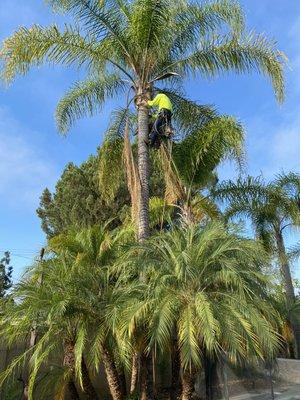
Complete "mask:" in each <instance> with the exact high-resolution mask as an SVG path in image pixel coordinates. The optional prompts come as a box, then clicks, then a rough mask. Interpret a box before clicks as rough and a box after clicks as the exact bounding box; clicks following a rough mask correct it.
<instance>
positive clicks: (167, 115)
mask: <svg viewBox="0 0 300 400" xmlns="http://www.w3.org/2000/svg"><path fill="white" fill-rule="evenodd" d="M171 122H172V112H171V111H170V110H167V109H165V108H163V109H161V110H160V112H159V114H158V116H157V118H156V120H155V122H154V124H153V127H152V130H151V132H150V146H151V147H159V144H160V137H161V136H163V135H164V133H165V129H166V126H167V125H171Z"/></svg>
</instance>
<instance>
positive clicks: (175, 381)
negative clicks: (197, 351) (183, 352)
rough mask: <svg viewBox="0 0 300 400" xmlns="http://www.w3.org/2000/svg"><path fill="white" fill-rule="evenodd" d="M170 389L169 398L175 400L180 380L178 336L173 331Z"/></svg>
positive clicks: (179, 389) (178, 391)
mask: <svg viewBox="0 0 300 400" xmlns="http://www.w3.org/2000/svg"><path fill="white" fill-rule="evenodd" d="M171 373H172V377H171V390H170V399H171V400H176V399H177V398H178V395H179V393H180V391H181V390H182V388H181V382H180V351H179V346H178V337H177V333H176V332H174V334H173V340H172V349H171Z"/></svg>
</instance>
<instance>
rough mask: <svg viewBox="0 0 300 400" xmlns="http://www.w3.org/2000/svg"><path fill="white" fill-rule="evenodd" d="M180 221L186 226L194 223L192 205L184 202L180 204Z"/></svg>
mask: <svg viewBox="0 0 300 400" xmlns="http://www.w3.org/2000/svg"><path fill="white" fill-rule="evenodd" d="M182 222H183V224H184V225H186V226H190V225H192V224H194V223H195V215H194V213H193V210H192V207H191V206H190V205H189V204H186V203H184V204H183V206H182Z"/></svg>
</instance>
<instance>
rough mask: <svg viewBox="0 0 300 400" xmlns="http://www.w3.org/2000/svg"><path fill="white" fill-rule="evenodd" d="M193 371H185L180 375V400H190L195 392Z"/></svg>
mask: <svg viewBox="0 0 300 400" xmlns="http://www.w3.org/2000/svg"><path fill="white" fill-rule="evenodd" d="M195 380H196V376H195V371H193V370H191V369H190V370H187V371H184V372H183V373H182V392H181V400H191V398H192V396H193V393H194V390H195Z"/></svg>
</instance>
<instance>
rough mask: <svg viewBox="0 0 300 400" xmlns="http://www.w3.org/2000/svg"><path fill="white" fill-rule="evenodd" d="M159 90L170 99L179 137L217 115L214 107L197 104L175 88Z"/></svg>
mask: <svg viewBox="0 0 300 400" xmlns="http://www.w3.org/2000/svg"><path fill="white" fill-rule="evenodd" d="M160 92H162V93H165V94H166V95H167V96H168V97H169V98H170V100H171V101H172V105H173V109H174V121H175V123H176V128H177V129H178V131H179V132H178V134H179V136H180V137H184V136H186V135H188V134H189V133H191V132H194V131H195V130H197V129H201V127H203V126H204V125H205V124H206V123H208V122H210V121H211V120H212V119H213V118H215V117H216V116H217V113H216V111H215V109H214V107H212V106H207V105H201V104H197V103H196V102H194V101H192V100H189V99H187V98H186V97H185V96H184V94H180V93H179V92H178V91H176V90H172V89H162V90H160Z"/></svg>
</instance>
